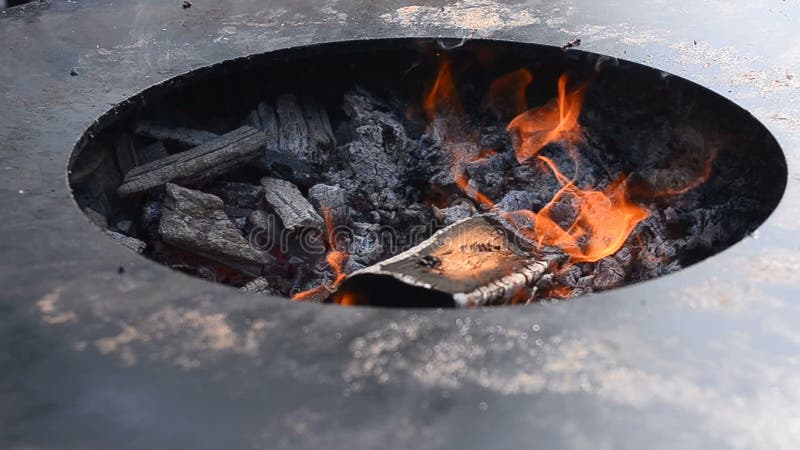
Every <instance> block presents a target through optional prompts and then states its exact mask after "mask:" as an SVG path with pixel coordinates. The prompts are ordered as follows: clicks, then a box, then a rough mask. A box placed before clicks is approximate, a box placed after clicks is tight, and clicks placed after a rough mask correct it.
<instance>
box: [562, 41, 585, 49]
mask: <svg viewBox="0 0 800 450" xmlns="http://www.w3.org/2000/svg"><path fill="white" fill-rule="evenodd" d="M580 45H581V40H580V39H573V40H571V41H569V42H567V43H566V44H564V45H562V46H561V50H566V49H568V48H573V47H578V46H580Z"/></svg>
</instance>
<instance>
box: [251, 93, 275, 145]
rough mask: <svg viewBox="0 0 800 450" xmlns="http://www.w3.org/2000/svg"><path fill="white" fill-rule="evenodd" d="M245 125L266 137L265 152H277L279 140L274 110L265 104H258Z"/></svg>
mask: <svg viewBox="0 0 800 450" xmlns="http://www.w3.org/2000/svg"><path fill="white" fill-rule="evenodd" d="M245 124H246V125H250V126H251V127H253V128H257V129H259V130H261V131H263V132H264V134H266V135H267V139H268V140H267V152H271V151H273V152H274V151H278V148H279V146H280V138H279V136H278V119H277V118H276V117H275V109H273V108H272V106H270V105H269V104H268V103H266V102H260V103H259V104H258V106H257V107H256V109H254V110H253V111H252V112H251V113H250V115H249V116H248V117H247V121H246V123H245Z"/></svg>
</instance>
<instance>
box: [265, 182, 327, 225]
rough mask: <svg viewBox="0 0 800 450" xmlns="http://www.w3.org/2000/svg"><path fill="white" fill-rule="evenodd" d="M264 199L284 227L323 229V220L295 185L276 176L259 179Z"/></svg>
mask: <svg viewBox="0 0 800 450" xmlns="http://www.w3.org/2000/svg"><path fill="white" fill-rule="evenodd" d="M261 186H262V187H263V188H264V200H265V202H266V203H267V205H269V206H270V207H271V208H272V209H273V210H274V211H275V213H276V214H277V215H278V217H280V219H281V222H282V223H283V226H284V228H286V229H288V230H294V229H296V228H317V229H320V230H323V229H324V227H325V221H324V220H323V219H322V217H320V216H319V214H317V212H316V211H315V210H314V207H313V206H311V203H309V202H308V200H306V198H305V197H303V194H301V193H300V190H299V189H297V186H295V185H293V184H292V183H290V182H288V181H285V180H279V179H277V178H270V177H264V178H262V179H261Z"/></svg>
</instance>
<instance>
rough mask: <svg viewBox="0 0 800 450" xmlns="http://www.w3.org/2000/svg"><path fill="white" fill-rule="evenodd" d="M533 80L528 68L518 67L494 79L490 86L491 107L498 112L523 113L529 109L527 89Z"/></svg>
mask: <svg viewBox="0 0 800 450" xmlns="http://www.w3.org/2000/svg"><path fill="white" fill-rule="evenodd" d="M532 81H533V74H532V73H531V71H530V70H528V69H518V70H515V71H513V72H511V73H508V74H505V75H503V76H502V77H500V78H498V79H496V80H494V81H493V82H492V85H491V86H490V87H489V107H490V108H491V109H492V110H493V111H494V112H495V113H497V114H504V113H505V114H514V115H517V114H521V113H522V112H524V111H525V110H526V109H528V102H527V99H526V95H525V90H526V89H527V88H528V85H530V84H531V82H532Z"/></svg>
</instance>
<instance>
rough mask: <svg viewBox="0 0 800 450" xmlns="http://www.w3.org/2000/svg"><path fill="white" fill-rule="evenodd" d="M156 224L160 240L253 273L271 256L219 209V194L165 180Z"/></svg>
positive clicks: (267, 262)
mask: <svg viewBox="0 0 800 450" xmlns="http://www.w3.org/2000/svg"><path fill="white" fill-rule="evenodd" d="M166 193H167V196H166V198H165V201H164V207H163V211H162V216H161V223H160V225H159V232H160V233H161V236H162V238H163V239H164V242H166V243H168V244H171V245H174V246H175V247H178V248H182V249H185V250H190V251H192V252H194V253H196V254H198V255H201V256H204V257H206V258H209V259H211V260H214V261H218V262H221V263H223V264H226V265H229V266H231V267H233V268H236V269H238V270H242V271H244V272H246V273H249V274H253V275H256V276H257V275H260V274H261V273H262V270H263V267H262V266H270V265H273V264H275V258H274V257H272V256H270V255H269V254H267V253H265V252H262V251H259V250H256V249H255V248H253V247H252V246H250V244H249V243H248V242H247V240H246V239H245V238H244V236H242V234H241V233H240V231H239V230H238V229H236V227H235V226H234V224H233V223H232V222H231V221H230V219H228V216H226V215H225V212H224V211H223V203H222V200H221V199H220V198H219V197H216V196H214V195H211V194H205V193H203V192H200V191H195V190H191V189H186V188H184V187H181V186H178V185H175V184H172V183H168V184H167V188H166Z"/></svg>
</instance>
